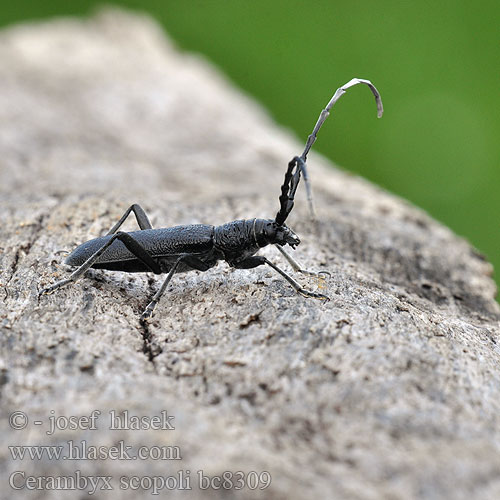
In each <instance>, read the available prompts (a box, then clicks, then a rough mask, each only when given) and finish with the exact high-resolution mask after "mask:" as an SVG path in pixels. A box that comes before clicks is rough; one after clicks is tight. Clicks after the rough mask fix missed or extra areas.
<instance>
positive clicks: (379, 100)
mask: <svg viewBox="0 0 500 500" xmlns="http://www.w3.org/2000/svg"><path fill="white" fill-rule="evenodd" d="M359 83H363V84H364V85H367V86H368V87H369V88H370V90H371V91H372V93H373V95H374V96H375V102H376V103H377V116H378V118H380V117H381V116H382V114H383V113H384V106H383V104H382V98H381V97H380V93H379V91H378V90H377V89H376V87H375V85H373V83H372V82H370V80H363V79H361V78H353V79H352V80H351V81H349V82H347V83H346V84H345V85H342V87H339V88H338V89H337V90H336V91H335V94H334V95H333V97H332V98H331V99H330V102H329V103H328V104H327V105H326V107H325V109H323V111H321V113H320V115H319V118H318V121H317V122H316V125H315V126H314V129H313V131H312V132H311V134H310V135H309V137H308V138H307V142H306V146H305V148H304V152H303V153H302V155H301V156H300V160H302V161H301V162H300V169H301V171H302V174H303V175H304V182H305V184H306V193H307V202H308V205H309V211H310V213H311V218H312V219H313V220H314V221H315V220H316V211H315V209H314V203H313V197H312V190H311V183H310V182H309V176H308V175H307V168H306V161H307V155H308V154H309V151H310V149H311V147H312V145H313V144H314V143H315V142H316V136H317V134H318V132H319V129H320V128H321V126H322V125H323V123H324V122H325V120H326V119H327V118H328V116H329V115H330V110H331V109H332V108H333V106H334V105H335V103H336V102H337V101H338V100H339V99H340V98H341V97H342V96H343V95H344V94H345V93H346V91H347V90H348V89H350V88H351V87H354V86H355V85H358V84H359ZM299 177H300V176H299ZM297 182H298V181H297ZM285 183H286V176H285ZM280 200H281V197H280ZM292 206H293V203H292ZM287 215H288V214H287Z"/></svg>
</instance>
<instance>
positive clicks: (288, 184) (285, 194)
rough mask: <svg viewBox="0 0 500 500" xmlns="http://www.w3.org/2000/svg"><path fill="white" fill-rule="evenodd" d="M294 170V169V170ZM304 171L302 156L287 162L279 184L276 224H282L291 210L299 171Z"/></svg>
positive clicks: (298, 179)
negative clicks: (282, 180)
mask: <svg viewBox="0 0 500 500" xmlns="http://www.w3.org/2000/svg"><path fill="white" fill-rule="evenodd" d="M294 170H295V171H294ZM303 171H305V163H304V160H303V159H302V158H300V157H299V156H296V157H295V158H293V159H292V160H291V161H290V163H288V169H287V171H286V174H285V181H284V182H283V185H282V186H281V195H280V198H279V200H280V209H279V211H278V213H277V214H276V219H275V222H276V224H278V226H282V225H283V224H284V223H285V220H286V218H287V217H288V214H289V213H290V212H291V211H292V208H293V203H294V198H295V191H297V186H298V185H299V181H300V174H301V172H303Z"/></svg>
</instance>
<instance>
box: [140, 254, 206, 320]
mask: <svg viewBox="0 0 500 500" xmlns="http://www.w3.org/2000/svg"><path fill="white" fill-rule="evenodd" d="M181 262H184V263H186V264H188V265H189V266H190V267H192V268H193V269H196V270H197V271H207V270H208V269H210V265H209V264H207V263H206V262H203V261H202V260H201V259H199V258H198V257H196V256H194V255H189V254H185V255H181V256H179V258H178V259H177V260H176V261H175V262H174V263H173V265H172V267H171V268H170V271H169V272H168V274H167V277H166V278H165V281H164V282H163V284H162V285H161V287H160V289H159V290H158V291H157V292H156V293H155V294H154V295H153V298H152V299H151V302H150V303H149V304H148V305H147V307H146V309H144V312H143V313H142V314H141V319H140V320H141V321H142V322H144V321H147V320H148V319H149V318H151V316H152V315H153V311H154V309H155V307H156V305H157V304H158V302H159V301H160V299H161V296H162V295H163V294H164V293H165V290H166V289H167V286H168V284H169V283H170V280H171V279H172V276H173V275H174V274H175V271H176V270H177V267H178V266H179V264H180V263H181Z"/></svg>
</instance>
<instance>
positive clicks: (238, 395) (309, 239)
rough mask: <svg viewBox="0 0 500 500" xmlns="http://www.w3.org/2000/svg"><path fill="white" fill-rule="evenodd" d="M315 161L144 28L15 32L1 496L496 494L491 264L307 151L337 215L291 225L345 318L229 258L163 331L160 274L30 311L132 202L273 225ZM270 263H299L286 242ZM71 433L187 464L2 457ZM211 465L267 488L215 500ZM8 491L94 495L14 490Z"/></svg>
mask: <svg viewBox="0 0 500 500" xmlns="http://www.w3.org/2000/svg"><path fill="white" fill-rule="evenodd" d="M353 76H365V75H353ZM368 76H369V75H368ZM342 83H344V82H340V81H339V82H334V84H342ZM332 90H333V89H332ZM351 92H352V94H351V96H350V98H351V99H354V98H356V96H355V93H356V92H367V90H366V89H359V88H358V89H354V90H352V91H351ZM328 97H329V96H325V100H326V99H327V98H328ZM317 111H318V112H319V110H317ZM369 112H370V113H372V112H373V115H371V114H370V116H375V109H370V110H369ZM367 113H368V111H367ZM314 118H315V113H314ZM312 125H313V123H311V126H312ZM376 125H377V123H376V121H375V120H374V126H376ZM329 126H330V122H329V123H327V125H326V128H325V129H324V130H322V132H321V140H325V137H326V140H327V136H328V134H329V133H330V134H331V133H332V129H330V130H329V128H328V127H329ZM303 139H305V138H303ZM302 146H303V141H302V140H301V141H298V140H296V139H295V138H293V137H291V136H290V134H289V133H287V132H286V131H283V130H280V129H279V128H277V127H276V125H274V124H273V123H272V121H271V120H270V119H269V117H268V116H267V115H266V113H265V112H264V111H263V110H262V109H260V108H259V106H258V105H256V104H255V103H254V102H252V101H251V100H249V99H248V98H246V97H245V96H242V95H241V93H240V92H238V91H237V90H235V89H234V88H232V87H231V85H230V84H228V82H227V81H226V80H225V79H224V78H223V77H221V76H220V74H218V73H217V71H216V70H214V68H213V67H211V66H210V65H209V64H207V63H206V62H205V61H204V60H202V59H201V58H199V57H197V56H193V55H191V54H182V53H179V52H178V51H177V50H176V49H174V48H173V47H172V46H171V44H170V43H169V42H168V40H166V39H165V37H164V35H163V34H162V32H161V30H160V29H159V28H158V27H157V26H156V25H155V24H154V23H153V22H151V20H149V19H147V18H143V17H136V16H133V15H131V14H128V13H124V12H121V11H114V10H112V11H109V10H108V11H104V12H102V13H100V14H99V15H97V16H96V17H94V18H92V19H90V20H74V19H65V20H57V21H51V22H47V23H41V24H31V25H29V24H28V25H22V26H16V27H13V28H10V29H7V30H4V31H3V32H2V33H1V34H0V152H1V155H0V175H1V188H0V189H1V209H2V210H1V213H2V224H1V228H0V231H1V233H0V234H1V240H0V245H1V254H0V266H1V267H0V268H1V276H0V280H1V283H0V285H1V288H0V294H1V296H2V300H1V301H0V320H1V328H2V331H1V338H0V340H1V352H2V361H1V366H0V383H1V385H2V393H1V395H2V406H1V413H2V414H1V418H2V420H1V424H0V425H1V430H2V434H1V435H2V447H1V450H0V456H1V470H2V476H5V480H7V476H9V475H10V474H11V473H12V472H13V471H15V470H23V471H26V473H27V474H28V475H29V474H31V475H33V474H34V475H37V476H40V475H44V476H47V475H56V476H62V475H71V474H74V471H75V470H77V469H78V470H81V471H82V474H86V475H112V476H113V480H112V481H113V482H112V484H113V486H114V487H115V490H114V491H112V492H98V493H97V494H96V495H94V497H95V498H111V497H113V498H115V497H116V498H138V497H142V496H144V497H147V498H149V497H150V493H151V491H140V490H139V491H131V490H126V491H119V489H118V488H119V478H120V476H122V475H126V476H132V475H138V476H168V475H173V474H175V473H176V471H177V470H184V471H187V470H190V471H191V478H192V481H191V483H192V484H191V485H192V486H193V490H191V491H172V492H168V491H162V492H161V494H162V495H163V496H165V497H166V496H167V495H168V496H169V497H171V498H221V497H222V496H224V498H272V499H282V498H283V499H285V498H286V499H301V498H328V499H346V498H348V499H351V498H352V499H409V498H425V499H442V498H454V499H460V498H472V497H474V498H481V499H487V498H491V499H494V498H495V499H497V498H500V349H499V347H498V342H499V340H500V338H499V337H500V335H499V333H500V328H499V317H500V315H499V307H498V304H497V303H496V302H495V301H494V295H495V291H496V290H495V286H494V284H493V281H492V280H491V273H492V268H491V265H490V264H489V263H488V262H486V261H485V259H484V258H483V257H482V256H480V255H479V254H478V253H477V252H476V251H475V250H474V249H472V248H471V247H470V246H469V244H468V243H467V242H465V241H464V240H462V239H460V238H458V237H457V236H455V235H454V234H452V232H451V231H449V230H448V229H446V228H445V227H443V226H441V225H439V224H438V223H436V222H435V221H433V220H432V219H430V218H429V217H428V216H427V215H426V214H424V213H422V211H420V210H418V209H416V208H414V207H412V206H410V205H409V204H407V203H405V202H404V201H402V200H400V199H397V198H395V197H394V196H391V195H389V194H387V193H385V192H383V191H381V190H380V189H377V188H376V187H373V186H371V185H369V184H368V183H367V182H365V181H363V180H361V179H358V178H354V177H352V176H350V175H348V174H346V173H345V172H340V171H338V170H335V169H333V168H331V166H330V165H329V164H328V162H326V161H325V160H324V159H322V158H321V157H319V156H317V155H315V154H314V153H313V154H311V156H310V160H309V164H310V170H311V178H312V181H313V185H314V188H315V193H316V204H317V208H318V213H319V219H320V221H321V222H320V223H319V225H318V228H317V231H316V232H315V231H314V229H313V228H311V226H310V224H308V222H307V210H306V208H307V207H306V203H305V199H304V194H303V187H301V188H300V190H299V191H300V194H299V196H298V200H297V203H296V208H295V210H294V212H293V214H292V216H291V217H290V221H289V223H290V225H291V227H293V228H294V229H295V230H296V232H297V233H298V234H299V235H300V236H301V238H302V240H303V244H302V245H301V246H300V247H299V249H298V250H297V251H296V254H295V255H296V256H297V258H298V259H299V260H300V261H301V262H303V263H306V264H307V267H309V268H312V269H325V270H326V269H327V270H328V271H329V272H330V273H331V279H330V280H329V281H328V282H327V284H326V288H324V289H323V290H324V291H325V290H326V293H328V294H329V295H330V297H331V299H332V300H331V301H330V302H328V303H326V304H325V303H321V302H319V301H316V300H312V299H309V300H307V299H305V298H302V297H300V296H297V295H296V294H295V293H294V291H293V290H292V289H291V288H290V287H289V286H288V284H287V283H286V282H284V281H283V280H282V279H281V278H280V277H279V276H277V275H276V274H273V273H272V271H271V270H266V269H264V268H258V269H254V270H249V271H232V270H230V269H229V268H228V267H227V266H225V265H223V264H221V265H219V266H218V267H217V268H215V269H213V270H211V271H209V272H207V273H198V272H193V273H191V274H185V275H182V276H177V277H175V279H174V280H173V282H172V285H171V288H170V291H169V292H168V293H167V294H166V296H165V298H164V300H163V301H162V302H161V303H160V305H159V306H158V308H157V310H156V314H155V317H154V321H153V322H152V323H151V325H150V326H149V327H148V328H144V327H142V326H141V325H140V323H139V321H138V316H139V314H140V312H141V311H142V309H143V308H144V307H145V305H146V304H147V303H148V301H149V299H150V297H151V295H152V294H153V293H154V291H155V290H156V289H157V287H158V286H159V285H158V283H159V281H158V280H157V279H153V278H152V277H151V276H148V275H142V274H136V275H127V274H123V273H110V272H104V271H93V272H89V273H88V277H87V278H84V279H82V280H81V281H79V282H78V283H77V284H75V285H74V286H71V287H67V288H64V289H62V290H60V291H59V292H58V293H56V294H54V295H51V296H48V297H42V298H41V299H40V300H39V301H38V299H37V290H38V289H39V288H41V287H42V286H46V285H48V284H50V283H52V282H54V281H55V280H56V279H58V278H60V277H62V276H65V275H66V274H67V271H68V270H67V269H66V268H65V266H64V265H63V264H62V262H63V258H64V256H63V255H62V254H61V253H60V252H61V251H62V250H71V249H72V248H73V247H74V246H75V245H76V244H78V243H81V242H82V241H85V240H86V239H89V238H91V237H95V236H97V235H99V234H102V233H103V232H105V231H106V230H107V229H109V228H110V227H111V226H112V225H113V224H114V222H116V220H117V219H118V218H119V217H120V215H121V214H122V213H123V212H124V210H125V209H126V208H127V207H128V206H129V205H130V204H131V203H132V202H138V203H140V204H141V205H142V206H143V207H144V208H145V209H146V210H147V211H148V213H149V214H150V215H151V218H152V222H153V225H155V226H160V227H161V226H172V225H177V224H184V223H194V222H205V223H212V224H219V223H223V222H227V221H230V220H233V219H237V218H248V217H272V216H273V215H274V214H275V212H276V209H277V197H278V191H279V186H280V184H281V181H282V177H283V172H284V168H285V165H286V163H287V161H288V160H289V159H290V158H291V156H293V154H296V153H299V152H300V151H301V150H302ZM127 227H128V228H133V227H134V224H133V221H130V223H128V226H127ZM264 254H265V255H267V256H268V257H269V258H272V259H274V260H275V262H277V263H280V264H281V265H282V266H283V267H287V266H286V263H285V262H283V259H282V258H281V256H280V255H279V254H278V253H277V252H276V251H275V250H274V249H268V250H266V251H264ZM301 281H304V282H305V283H307V284H308V286H310V287H312V288H315V287H317V286H318V283H316V282H315V280H307V279H301ZM93 409H99V410H100V411H101V412H102V414H101V416H100V418H99V420H98V429H96V430H80V431H75V430H57V431H56V432H55V433H54V434H53V435H47V434H46V431H47V430H48V423H49V417H50V416H51V415H66V416H69V415H89V414H90V412H91V411H92V410H93ZM111 409H114V410H116V411H122V410H128V411H129V412H130V413H131V414H136V415H147V416H153V415H157V414H159V412H160V411H161V410H167V411H168V413H169V414H171V415H174V416H175V420H174V423H175V428H176V429H175V430H170V431H169V430H163V431H153V430H140V431H133V430H130V431H117V430H115V431H110V430H109V429H108V427H109V423H108V420H109V418H108V412H109V411H110V410H111ZM14 410H22V411H24V412H26V413H27V414H28V416H29V418H30V422H29V424H28V427H27V428H26V429H25V430H18V431H14V430H12V429H10V428H9V425H8V421H7V416H8V415H9V413H10V412H12V411H14ZM51 411H53V412H54V413H51ZM37 419H39V420H42V421H43V426H36V425H35V424H34V423H33V422H34V421H35V420H37ZM70 439H72V440H75V441H76V442H79V441H80V440H82V439H84V440H86V441H87V444H88V445H89V446H90V445H107V446H111V445H113V444H117V443H119V441H120V440H123V441H124V443H125V444H126V445H131V446H133V447H138V446H140V445H145V446H164V445H165V446H179V447H180V450H181V456H182V460H181V461H177V462H176V461H162V460H136V461H126V460H121V461H119V460H111V459H107V460H86V461H68V460H66V461H64V460H59V461H57V460H28V459H25V460H23V461H19V460H18V461H14V460H12V458H11V456H10V454H9V452H8V449H7V445H13V444H27V445H37V444H43V445H50V444H61V445H65V443H66V442H67V441H68V440H70ZM134 450H136V448H134ZM197 470H203V471H204V474H205V475H210V476H216V475H218V474H221V473H222V472H223V471H233V472H236V471H244V472H246V473H248V472H250V471H257V472H260V471H269V472H270V473H271V475H272V484H271V486H270V487H269V488H267V489H265V490H256V491H251V490H249V489H243V490H236V489H232V490H230V491H227V492H224V495H223V494H222V492H220V491H215V490H207V491H204V492H202V493H200V492H199V491H198V490H197V489H196V488H195V486H196V484H197V476H196V471H197ZM3 484H4V485H5V484H6V483H3ZM0 495H4V498H88V497H89V495H87V494H86V493H78V492H75V491H72V492H64V491H58V492H54V491H38V492H37V491H26V490H21V491H18V492H14V491H12V490H10V489H9V488H8V487H7V486H4V487H3V489H2V492H1V493H0ZM153 498H154V497H153Z"/></svg>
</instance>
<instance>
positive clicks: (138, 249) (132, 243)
mask: <svg viewBox="0 0 500 500" xmlns="http://www.w3.org/2000/svg"><path fill="white" fill-rule="evenodd" d="M115 240H120V241H121V242H122V243H123V244H124V245H125V246H126V247H127V249H128V250H129V251H130V252H131V253H132V254H133V255H135V256H136V257H137V258H138V259H139V260H140V261H141V262H142V263H143V264H144V265H145V266H147V267H149V269H151V271H152V272H154V273H155V274H161V267H160V265H159V264H158V263H157V262H156V261H155V260H154V259H153V257H151V255H149V253H148V252H147V251H146V250H145V249H144V247H143V246H142V245H140V244H139V243H138V242H137V241H136V240H135V239H134V238H133V237H132V236H130V234H128V233H122V232H119V233H115V234H114V235H113V236H111V238H110V239H109V240H108V241H107V242H106V243H105V244H104V245H103V246H102V247H101V248H99V250H97V251H96V252H95V253H93V254H92V255H91V256H90V257H89V258H88V259H87V260H86V261H85V262H84V263H83V264H82V265H81V266H80V267H79V268H78V269H76V271H74V272H73V273H72V274H70V276H69V277H68V278H66V279H63V280H61V281H57V282H56V283H54V284H53V285H52V286H49V287H47V288H44V289H43V290H41V291H40V292H39V294H38V295H47V294H49V293H52V292H54V291H55V290H57V289H58V288H61V287H62V286H65V285H67V284H68V283H71V282H72V281H76V280H77V279H78V278H80V276H82V275H83V274H84V273H85V272H86V271H87V270H88V269H89V268H91V267H92V266H93V265H94V264H95V263H96V262H97V259H99V257H100V256H101V255H102V254H103V253H104V251H105V250H106V249H107V248H108V247H109V246H110V245H111V244H112V243H113V241H115Z"/></svg>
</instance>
